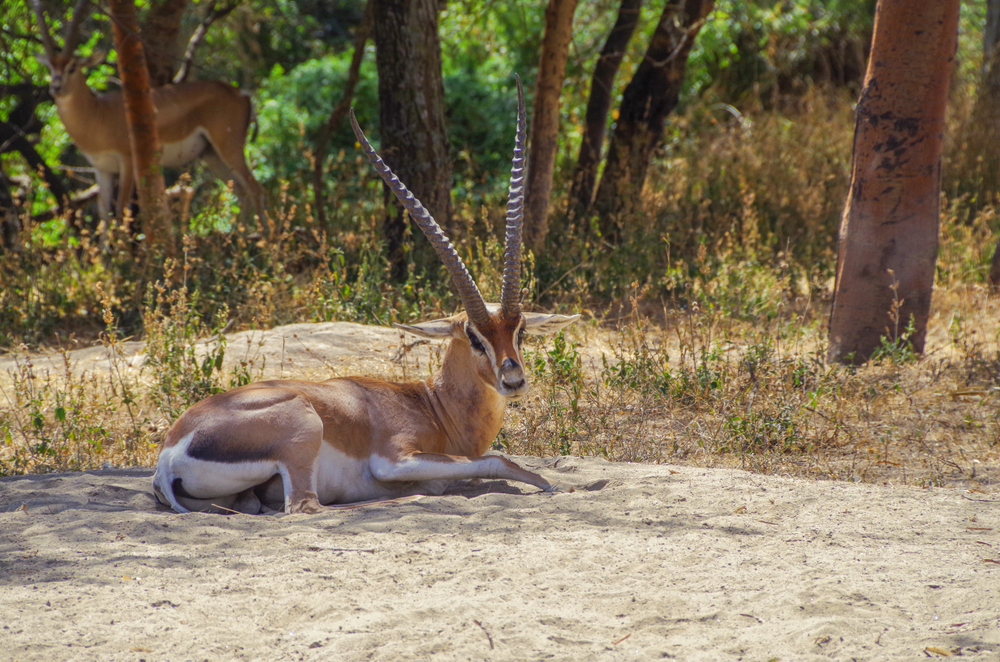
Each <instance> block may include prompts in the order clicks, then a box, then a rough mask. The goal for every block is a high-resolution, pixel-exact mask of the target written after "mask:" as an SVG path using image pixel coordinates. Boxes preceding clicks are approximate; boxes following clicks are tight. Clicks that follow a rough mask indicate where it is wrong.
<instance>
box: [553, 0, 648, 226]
mask: <svg viewBox="0 0 1000 662" xmlns="http://www.w3.org/2000/svg"><path fill="white" fill-rule="evenodd" d="M641 11H642V0H622V1H621V5H620V6H619V7H618V19H617V20H616V21H615V26H614V27H613V28H611V33H610V34H609V35H608V40H607V41H606V42H604V48H602V49H601V55H600V57H599V58H598V59H597V66H596V67H594V77H593V79H592V80H591V83H590V98H589V99H588V100H587V115H586V120H585V126H584V130H583V141H582V142H581V143H580V157H579V159H577V162H576V171H575V172H574V173H573V185H572V189H571V190H570V195H569V197H570V204H571V205H573V206H574V208H575V211H576V215H577V216H581V215H583V214H585V213H586V212H587V210H588V209H589V208H590V204H591V202H593V199H594V186H595V185H596V184H597V166H598V164H600V162H601V149H602V148H603V146H604V132H605V129H606V128H607V123H608V112H609V111H610V110H611V100H612V97H611V93H612V91H613V89H614V83H615V76H616V75H617V74H618V67H619V66H620V65H621V62H622V58H623V57H624V56H625V49H626V48H627V47H628V42H629V41H630V40H631V39H632V33H633V32H634V31H635V26H636V25H638V23H639V14H640V13H641Z"/></svg>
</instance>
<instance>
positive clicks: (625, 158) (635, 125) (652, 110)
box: [594, 0, 715, 243]
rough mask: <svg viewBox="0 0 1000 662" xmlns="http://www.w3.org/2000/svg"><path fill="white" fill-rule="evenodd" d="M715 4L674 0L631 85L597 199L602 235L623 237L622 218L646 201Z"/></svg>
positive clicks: (704, 0)
mask: <svg viewBox="0 0 1000 662" xmlns="http://www.w3.org/2000/svg"><path fill="white" fill-rule="evenodd" d="M714 4H715V3H714V0H669V1H668V2H667V5H666V7H664V8H663V14H662V15H661V16H660V21H659V23H657V26H656V30H655V31H654V32H653V38H652V40H651V41H650V43H649V48H648V49H647V51H646V55H645V57H644V58H643V60H642V63H641V64H640V65H639V68H638V69H637V70H636V72H635V75H634V76H633V77H632V81H631V82H630V83H629V84H628V86H627V87H626V88H625V93H624V95H623V97H622V104H621V108H620V110H619V113H618V121H617V123H616V125H615V130H614V133H613V134H612V136H611V143H610V145H609V146H608V158H607V163H606V164H605V166H604V175H603V176H602V177H601V183H600V185H599V186H598V188H597V196H596V198H595V200H594V208H595V209H596V210H597V212H598V214H599V215H600V228H601V234H602V235H603V236H604V237H605V238H606V239H607V240H608V241H610V242H612V243H616V242H618V241H619V240H620V239H621V225H620V224H621V222H622V219H623V218H624V217H625V216H626V215H627V214H628V213H629V212H632V211H634V210H635V208H636V205H638V204H640V194H641V193H642V185H643V183H644V182H645V181H646V171H647V170H648V168H649V162H650V160H651V159H652V156H653V150H654V149H655V148H656V147H657V145H659V144H660V141H661V140H662V139H663V124H664V122H665V120H666V118H667V115H669V114H670V112H671V111H673V109H674V108H676V107H677V102H678V100H679V98H680V93H681V88H682V87H683V85H684V73H685V70H686V68H687V58H688V54H689V53H690V52H691V47H692V46H694V40H695V37H697V36H698V31H699V30H700V29H701V26H702V24H703V23H704V22H705V17H707V16H708V14H709V13H710V12H711V11H712V9H713V7H714Z"/></svg>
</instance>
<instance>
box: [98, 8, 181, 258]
mask: <svg viewBox="0 0 1000 662" xmlns="http://www.w3.org/2000/svg"><path fill="white" fill-rule="evenodd" d="M109 6H110V9H111V11H110V16H111V23H112V26H113V28H114V33H115V48H116V50H117V51H118V72H119V75H120V76H121V79H122V92H123V93H124V97H125V119H126V123H127V124H128V132H129V140H130V142H131V145H132V165H133V169H134V173H135V183H136V188H137V190H138V193H139V220H140V224H141V227H142V231H143V233H144V234H145V235H146V244H147V246H149V247H151V248H152V250H153V251H163V253H164V254H165V255H167V256H172V255H173V254H174V243H173V241H172V238H171V236H170V220H169V217H168V216H167V207H166V197H165V195H164V183H163V171H162V169H161V167H160V160H161V148H160V138H159V135H158V133H157V129H156V108H155V106H154V105H153V94H152V90H151V89H150V86H149V71H148V70H147V69H146V57H145V54H144V53H143V48H142V40H141V39H140V37H139V22H138V20H137V19H136V12H135V0H109ZM126 193H127V192H126ZM126 204H127V201H126Z"/></svg>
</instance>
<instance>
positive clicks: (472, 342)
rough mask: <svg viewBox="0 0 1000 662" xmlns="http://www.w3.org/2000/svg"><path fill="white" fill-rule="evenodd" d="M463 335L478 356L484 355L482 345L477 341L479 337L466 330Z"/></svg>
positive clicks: (484, 349)
mask: <svg viewBox="0 0 1000 662" xmlns="http://www.w3.org/2000/svg"><path fill="white" fill-rule="evenodd" d="M465 335H467V336H468V337H469V344H470V345H472V349H473V350H475V351H476V352H477V353H479V354H485V353H486V348H485V347H483V343H482V342H481V341H480V340H479V336H477V335H476V334H475V333H473V332H472V331H470V330H468V329H466V331H465Z"/></svg>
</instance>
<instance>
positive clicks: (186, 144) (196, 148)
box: [162, 127, 208, 168]
mask: <svg viewBox="0 0 1000 662" xmlns="http://www.w3.org/2000/svg"><path fill="white" fill-rule="evenodd" d="M207 146H208V139H207V138H206V137H205V130H204V129H202V128H201V127H198V130H197V131H195V132H194V133H192V134H191V135H189V136H188V137H187V138H185V139H184V140H181V141H178V142H175V143H164V145H163V160H162V163H163V165H164V166H166V167H168V168H174V167H177V166H182V165H184V164H185V163H190V162H191V161H193V160H195V159H196V158H198V157H199V156H201V154H202V152H204V151H205V147H207Z"/></svg>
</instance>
